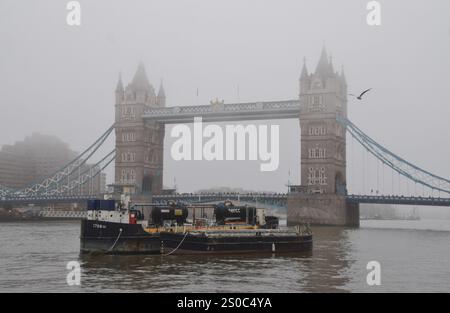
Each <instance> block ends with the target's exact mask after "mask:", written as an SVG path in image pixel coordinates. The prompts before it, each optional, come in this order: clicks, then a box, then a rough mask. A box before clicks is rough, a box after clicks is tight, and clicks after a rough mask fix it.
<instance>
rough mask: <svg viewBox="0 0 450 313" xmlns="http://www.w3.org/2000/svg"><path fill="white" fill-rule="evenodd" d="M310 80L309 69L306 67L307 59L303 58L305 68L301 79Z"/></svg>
mask: <svg viewBox="0 0 450 313" xmlns="http://www.w3.org/2000/svg"><path fill="white" fill-rule="evenodd" d="M305 78H308V68H307V67H306V58H305V57H303V68H302V74H301V75H300V79H305Z"/></svg>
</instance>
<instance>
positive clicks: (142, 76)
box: [130, 62, 150, 90]
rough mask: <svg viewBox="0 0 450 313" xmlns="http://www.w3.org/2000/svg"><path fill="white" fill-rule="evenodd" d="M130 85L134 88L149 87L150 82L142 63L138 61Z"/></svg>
mask: <svg viewBox="0 0 450 313" xmlns="http://www.w3.org/2000/svg"><path fill="white" fill-rule="evenodd" d="M130 86H131V87H132V88H133V89H135V90H142V89H144V90H145V89H150V83H149V82H148V78H147V74H146V72H145V67H144V63H142V62H139V65H138V68H137V71H136V74H134V77H133V80H132V81H131V84H130Z"/></svg>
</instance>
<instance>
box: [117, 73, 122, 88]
mask: <svg viewBox="0 0 450 313" xmlns="http://www.w3.org/2000/svg"><path fill="white" fill-rule="evenodd" d="M116 91H122V92H123V83H122V73H119V80H118V81H117V86H116Z"/></svg>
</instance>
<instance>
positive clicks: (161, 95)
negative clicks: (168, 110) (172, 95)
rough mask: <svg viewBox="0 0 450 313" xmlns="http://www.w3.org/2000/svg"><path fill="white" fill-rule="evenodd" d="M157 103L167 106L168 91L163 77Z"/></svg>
mask: <svg viewBox="0 0 450 313" xmlns="http://www.w3.org/2000/svg"><path fill="white" fill-rule="evenodd" d="M156 104H157V105H158V106H160V107H165V106H166V92H165V91H164V86H163V81H162V79H161V85H160V87H159V91H158V96H157V97H156Z"/></svg>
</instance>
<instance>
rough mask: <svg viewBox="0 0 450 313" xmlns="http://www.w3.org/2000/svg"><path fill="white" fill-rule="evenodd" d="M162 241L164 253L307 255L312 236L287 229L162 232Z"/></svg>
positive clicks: (310, 248)
mask: <svg viewBox="0 0 450 313" xmlns="http://www.w3.org/2000/svg"><path fill="white" fill-rule="evenodd" d="M161 242H162V250H163V253H166V254H197V253H204V254H220V253H257V252H259V253H261V252H270V253H277V252H306V251H311V250H312V243H313V241H312V235H311V233H309V232H307V233H299V232H298V231H293V230H288V229H286V230H274V229H253V230H223V231H216V230H202V231H196V230H194V231H188V232H186V233H173V232H162V233H161Z"/></svg>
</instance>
